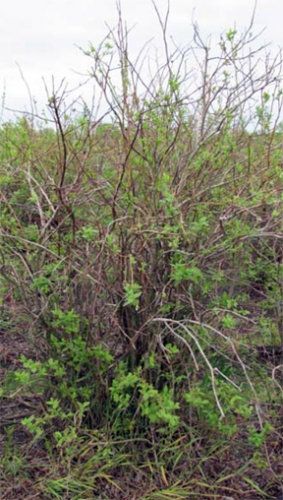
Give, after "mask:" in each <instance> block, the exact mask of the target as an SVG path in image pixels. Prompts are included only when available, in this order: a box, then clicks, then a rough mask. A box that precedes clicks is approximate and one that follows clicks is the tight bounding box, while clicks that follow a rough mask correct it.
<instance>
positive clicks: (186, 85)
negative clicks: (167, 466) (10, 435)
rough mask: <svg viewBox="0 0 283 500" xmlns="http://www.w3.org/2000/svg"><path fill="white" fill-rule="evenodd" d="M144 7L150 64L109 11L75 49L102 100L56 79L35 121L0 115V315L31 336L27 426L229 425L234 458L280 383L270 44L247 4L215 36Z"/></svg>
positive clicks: (275, 75)
mask: <svg viewBox="0 0 283 500" xmlns="http://www.w3.org/2000/svg"><path fill="white" fill-rule="evenodd" d="M157 15H158V18H159V21H160V26H161V29H162V33H163V40H164V54H165V62H164V64H163V63H162V64H159V65H158V66H157V67H156V70H155V71H153V70H152V69H151V72H150V76H148V74H147V72H146V71H145V67H146V62H147V55H146V54H145V53H144V51H141V53H140V54H139V57H138V58H137V59H136V60H134V61H132V60H131V56H130V48H129V47H128V32H127V29H126V27H125V24H124V23H123V20H122V16H121V12H120V10H119V23H118V26H117V28H116V29H113V30H111V31H110V32H109V34H108V36H107V38H106V39H105V40H103V42H102V43H101V45H100V46H99V47H97V48H96V47H92V46H90V47H89V48H88V50H86V51H85V53H86V55H87V56H88V57H89V60H90V66H91V71H90V77H91V78H93V79H94V80H95V82H96V86H97V88H99V89H100V92H101V94H100V98H99V99H98V104H99V103H100V102H102V101H103V103H104V104H103V106H102V107H103V109H104V110H105V109H106V107H105V106H106V105H107V110H106V112H105V111H104V112H103V113H101V115H100V116H99V115H98V114H97V113H98V110H99V106H98V107H97V109H91V110H90V109H88V107H87V106H86V104H84V111H83V113H82V114H81V116H80V117H79V118H78V116H77V115H76V114H75V115H74V114H72V113H73V112H72V109H73V108H74V104H73V103H71V104H68V103H67V101H66V95H65V90H64V87H60V88H59V89H57V90H56V89H53V90H52V93H51V95H50V96H49V104H48V113H49V120H51V122H52V127H50V128H48V127H47V126H46V125H45V124H43V125H40V122H39V120H38V118H37V117H35V116H32V117H24V118H22V119H20V120H18V121H17V122H16V123H5V124H4V125H2V128H1V130H0V139H1V148H0V155H1V156H0V183H1V195H0V200H1V206H0V209H1V213H0V217H1V230H0V238H1V240H0V243H1V247H0V258H1V267H0V272H1V289H2V293H3V300H2V312H3V314H2V323H3V325H9V328H12V327H13V325H14V328H15V329H19V328H25V329H26V331H27V335H29V336H31V337H32V338H33V339H34V340H35V342H37V339H39V338H40V341H41V342H40V345H41V357H40V361H38V360H27V359H23V360H22V361H23V370H22V371H21V372H19V373H17V374H16V376H15V380H16V381H17V383H18V384H20V385H22V386H23V387H24V390H31V391H35V392H36V393H37V394H38V395H39V397H40V398H41V403H42V408H43V409H44V411H43V414H42V415H40V416H33V417H31V418H30V419H27V421H26V422H25V423H26V425H27V427H28V428H29V430H30V431H32V432H34V433H35V434H36V436H37V437H42V436H43V435H45V433H46V428H47V427H48V428H49V429H50V427H51V431H50V430H49V431H48V432H51V435H52V440H53V441H55V442H56V443H57V445H58V447H60V448H61V449H63V450H65V451H64V452H65V453H66V454H68V453H69V454H71V456H72V457H73V455H72V453H73V454H74V450H73V451H70V446H69V443H70V442H72V440H73V441H74V442H76V435H78V434H79V433H80V432H81V433H82V434H83V433H84V432H86V429H102V431H101V432H107V434H108V436H112V437H113V436H120V437H121V436H123V437H124V438H125V439H128V440H129V446H130V443H132V441H131V440H133V441H135V439H137V438H139V437H140V438H141V437H143V438H144V442H143V444H140V445H139V446H140V448H139V449H141V448H142V447H143V446H144V447H145V448H147V445H146V443H147V442H149V443H151V445H152V443H153V442H154V443H155V441H154V439H156V436H159V437H160V436H163V435H164V433H165V435H166V436H167V439H169V438H168V436H174V439H177V438H176V435H177V434H178V433H179V435H180V436H183V432H186V433H187V435H188V429H189V439H192V436H193V435H196V434H198V433H199V434H200V435H204V434H206V433H207V432H212V431H213V432H214V433H216V435H220V436H222V437H223V436H225V439H226V438H229V439H230V438H231V437H233V438H235V436H238V439H241V438H240V436H241V432H242V429H243V426H247V428H250V429H251V430H250V431H249V432H250V438H249V439H250V441H249V442H248V443H249V444H248V445H247V444H246V445H245V444H244V443H242V446H246V448H245V449H246V452H247V453H248V455H249V456H250V455H251V454H252V453H253V452H252V451H250V450H251V449H252V446H255V447H256V446H257V444H255V438H254V434H253V430H254V429H255V427H256V428H257V433H258V435H259V436H260V437H261V439H262V441H261V443H260V444H262V445H263V446H265V445H266V440H267V435H268V432H271V431H272V429H273V431H274V426H275V427H276V424H275V423H274V422H272V419H271V417H270V414H268V413H266V412H265V411H263V408H265V405H266V404H267V399H268V398H270V399H268V403H269V404H272V405H273V409H274V410H275V412H276V408H278V404H279V403H278V401H279V399H280V397H281V395H282V386H280V370H281V373H282V361H281V360H280V358H279V357H278V356H279V355H280V352H282V351H280V349H281V346H282V342H283V312H282V303H283V275H282V255H283V252H282V245H283V233H282V200H283V197H282V126H281V122H280V119H281V110H282V102H283V101H282V97H283V93H282V88H281V81H282V67H281V65H282V58H281V53H278V55H276V56H275V57H271V56H270V54H268V53H266V48H265V47H260V48H258V38H257V37H256V36H253V35H252V34H251V32H252V28H253V22H251V25H250V26H249V27H248V29H247V30H246V31H245V32H243V33H237V31H236V30H228V31H227V32H226V33H224V34H223V35H222V36H221V38H220V42H219V45H218V48H217V54H216V53H215V49H213V50H212V49H211V47H210V46H209V44H208V43H207V42H206V41H205V40H204V39H203V38H202V35H201V33H200V32H199V29H198V27H197V25H195V26H194V39H193V43H192V44H191V45H190V46H189V47H187V48H179V47H178V46H173V48H172V49H171V45H170V43H169V42H168V37H167V33H166V28H167V23H168V16H169V12H167V14H166V17H165V20H164V21H163V20H162V18H161V16H160V14H159V13H158V12H157ZM192 61H193V62H194V64H193V63H192ZM187 67H188V68H190V69H188V70H187ZM192 67H193V69H191V68H192ZM118 77H119V78H118ZM278 353H279V354H278ZM269 354H270V355H272V356H273V358H272V359H273V361H274V363H273V369H272V370H271V369H270V371H268V369H269V368H268V367H267V365H266V364H264V365H261V366H260V363H259V362H260V361H262V359H263V358H264V357H265V359H266V355H269ZM14 383H15V381H14ZM280 387H281V389H280ZM267 390H268V392H269V396H267ZM280 391H281V392H280ZM258 426H259V427H258ZM272 426H273V427H272ZM64 429H65V430H64ZM184 429H185V430H184ZM254 432H255V431H254ZM195 433H196V434H195ZM46 439H47V438H46ZM235 439H236V438H235ZM253 439H254V441H253ZM160 442H163V441H162V439H161V438H160ZM163 445H164V443H163ZM249 447H250V448H249ZM189 448H190V447H188V449H189ZM265 451H266V450H265ZM265 451H264V452H263V454H264V453H265ZM157 453H159V452H157ZM184 453H185V451H184ZM186 453H187V449H186ZM190 453H193V452H192V451H191V448H190ZM264 456H265V459H266V460H269V459H268V457H267V458H266V455H264ZM101 460H102V459H101ZM155 460H156V456H155ZM164 460H165V458H164ZM182 460H183V459H182ZM255 462H256V460H255ZM269 465H270V466H271V468H272V464H270V463H269ZM172 474H173V473H172ZM163 479H164V478H163ZM166 481H167V480H166ZM163 483H164V481H163ZM165 486H166V484H165ZM167 486H168V487H169V484H168V485H167ZM72 498H73V497H72Z"/></svg>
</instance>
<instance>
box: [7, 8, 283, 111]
mask: <svg viewBox="0 0 283 500" xmlns="http://www.w3.org/2000/svg"><path fill="white" fill-rule="evenodd" d="M121 4H122V11H123V18H124V20H125V21H127V26H128V27H132V26H134V29H133V31H132V32H131V36H130V46H131V47H132V50H133V51H135V50H136V51H137V50H138V48H141V47H142V46H143V44H144V43H145V42H146V41H147V40H149V39H151V38H154V43H155V44H156V45H157V46H158V44H159V43H160V27H159V25H158V21H157V17H156V13H155V11H154V8H153V5H152V2H151V0H139V1H138V0H136V1H134V0H121ZM156 5H157V6H158V8H159V10H160V13H161V15H162V14H164V13H165V12H166V6H167V0H156ZM253 7H254V0H171V6H170V22H169V27H168V35H169V36H173V38H174V40H175V42H176V43H177V44H180V45H185V44H186V43H189V42H190V40H191V39H192V18H194V19H195V20H196V21H197V23H198V25H199V27H200V31H201V32H202V33H203V34H204V35H205V36H208V35H209V34H211V35H212V37H213V39H214V38H217V37H218V36H219V35H220V33H223V32H224V31H226V30H227V29H229V28H233V27H234V25H235V24H236V26H237V28H238V29H240V30H241V29H242V28H243V27H245V26H247V25H248V24H249V21H250V18H251V14H252V11H253ZM282 19H283V2H282V0H258V3H257V10H256V17H255V23H254V30H253V31H254V32H258V31H261V30H262V29H264V28H266V29H265V31H264V33H263V34H262V36H261V41H262V42H271V43H272V44H273V45H274V47H275V48H276V47H278V46H283V31H282ZM106 24H108V25H109V26H111V27H114V26H115V25H116V24H117V9H116V0H99V1H98V0H77V1H75V0H24V1H23V0H9V1H7V2H4V1H3V2H1V7H0V46H1V49H2V50H1V66H0V96H1V95H3V94H4V92H5V106H6V107H7V108H12V109H15V110H29V109H30V105H29V95H28V91H27V87H26V85H25V83H24V81H23V78H22V77H21V71H22V74H23V76H24V79H25V80H26V82H27V84H28V86H29V89H30V92H31V94H32V96H33V97H34V98H35V99H36V100H37V102H38V109H39V110H41V109H42V108H43V107H44V105H45V103H46V102H47V97H46V92H45V89H44V83H43V80H44V81H45V82H46V84H47V86H48V88H49V89H50V92H51V88H52V86H51V81H52V77H54V78H55V82H57V84H59V83H60V81H61V79H62V78H63V77H65V78H66V80H67V81H68V82H69V87H70V88H71V87H72V86H74V85H76V84H78V83H80V82H83V81H84V77H83V76H82V74H86V73H87V71H88V70H89V69H90V60H89V59H88V58H87V57H86V56H84V55H83V54H82V52H81V51H80V50H79V49H78V46H81V47H83V48H87V47H88V43H89V42H92V43H93V45H94V46H96V45H97V44H98V43H99V42H100V41H101V40H102V39H103V37H104V36H105V35H106V34H107V31H108V29H107V27H106ZM19 67H20V69H21V71H20V69H19ZM78 73H79V74H78ZM84 92H86V93H87V92H88V91H87V90H84V89H83V90H82V93H84ZM6 117H9V114H8V113H7V112H5V113H4V118H6Z"/></svg>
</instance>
